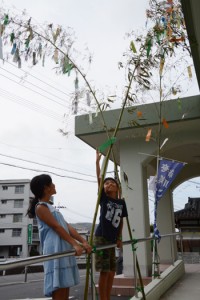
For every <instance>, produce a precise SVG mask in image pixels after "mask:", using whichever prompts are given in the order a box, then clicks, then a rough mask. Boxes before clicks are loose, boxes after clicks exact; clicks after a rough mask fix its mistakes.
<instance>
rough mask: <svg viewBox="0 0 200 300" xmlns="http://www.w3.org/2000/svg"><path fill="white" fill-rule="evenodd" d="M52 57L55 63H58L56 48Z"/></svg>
mask: <svg viewBox="0 0 200 300" xmlns="http://www.w3.org/2000/svg"><path fill="white" fill-rule="evenodd" d="M53 59H54V61H55V63H56V64H58V49H57V48H56V49H55V51H54V55H53Z"/></svg>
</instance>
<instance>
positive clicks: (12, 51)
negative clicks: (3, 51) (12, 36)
mask: <svg viewBox="0 0 200 300" xmlns="http://www.w3.org/2000/svg"><path fill="white" fill-rule="evenodd" d="M16 49H17V44H16V43H14V44H13V46H12V50H11V54H12V55H14V54H15V51H16Z"/></svg>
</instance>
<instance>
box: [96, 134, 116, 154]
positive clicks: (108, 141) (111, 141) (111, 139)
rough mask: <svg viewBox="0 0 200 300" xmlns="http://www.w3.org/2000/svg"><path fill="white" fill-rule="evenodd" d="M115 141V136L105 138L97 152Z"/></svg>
mask: <svg viewBox="0 0 200 300" xmlns="http://www.w3.org/2000/svg"><path fill="white" fill-rule="evenodd" d="M115 142H116V137H111V138H110V139H109V140H107V141H106V142H105V143H103V144H102V145H101V146H100V147H99V148H98V150H99V152H103V151H104V150H105V149H106V148H108V147H109V146H111V145H113V144H114V143H115Z"/></svg>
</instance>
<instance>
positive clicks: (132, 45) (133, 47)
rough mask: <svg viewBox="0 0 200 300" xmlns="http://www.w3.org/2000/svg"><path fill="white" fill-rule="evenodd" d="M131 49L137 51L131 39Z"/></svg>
mask: <svg viewBox="0 0 200 300" xmlns="http://www.w3.org/2000/svg"><path fill="white" fill-rule="evenodd" d="M131 50H132V51H133V53H137V50H136V48H135V44H134V43H133V41H131Z"/></svg>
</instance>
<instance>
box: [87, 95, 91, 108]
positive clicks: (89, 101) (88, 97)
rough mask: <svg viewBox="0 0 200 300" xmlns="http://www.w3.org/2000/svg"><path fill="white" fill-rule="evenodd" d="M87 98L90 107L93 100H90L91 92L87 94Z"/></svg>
mask: <svg viewBox="0 0 200 300" xmlns="http://www.w3.org/2000/svg"><path fill="white" fill-rule="evenodd" d="M86 97H87V105H88V106H90V104H91V99H90V93H89V92H87V94H86Z"/></svg>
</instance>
